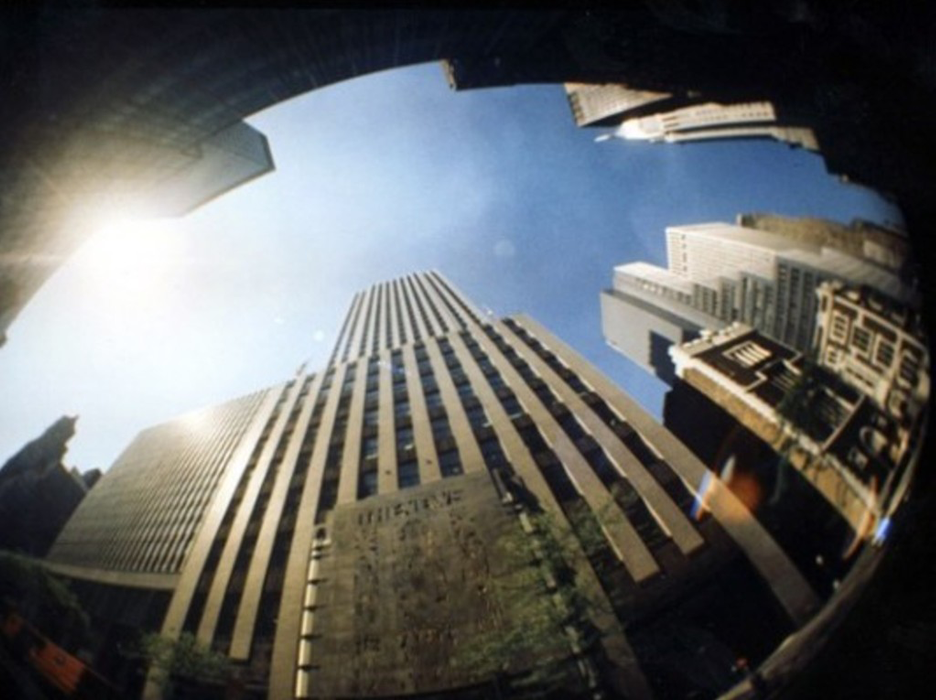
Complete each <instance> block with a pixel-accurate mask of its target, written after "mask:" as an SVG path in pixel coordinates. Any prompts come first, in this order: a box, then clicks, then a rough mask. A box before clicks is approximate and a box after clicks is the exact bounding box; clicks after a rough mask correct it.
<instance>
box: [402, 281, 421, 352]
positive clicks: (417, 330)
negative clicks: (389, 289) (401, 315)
mask: <svg viewBox="0 0 936 700" xmlns="http://www.w3.org/2000/svg"><path fill="white" fill-rule="evenodd" d="M400 289H402V290H403V301H404V302H405V304H406V317H407V318H408V319H409V323H410V325H409V327H410V330H411V331H412V338H411V340H413V341H417V340H420V339H421V338H422V337H423V335H424V334H423V331H422V328H421V326H420V325H419V324H418V323H417V322H416V314H414V313H413V300H412V295H411V294H410V291H409V289H407V285H406V278H405V277H404V278H401V279H400Z"/></svg>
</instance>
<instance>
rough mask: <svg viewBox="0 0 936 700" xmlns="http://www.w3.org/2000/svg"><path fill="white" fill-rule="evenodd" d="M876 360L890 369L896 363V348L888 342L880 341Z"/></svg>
mask: <svg viewBox="0 0 936 700" xmlns="http://www.w3.org/2000/svg"><path fill="white" fill-rule="evenodd" d="M876 360H877V362H878V363H879V364H882V365H884V366H885V367H890V366H891V364H893V362H894V346H893V344H892V343H889V342H887V341H886V340H880V341H878V346H877V354H876Z"/></svg>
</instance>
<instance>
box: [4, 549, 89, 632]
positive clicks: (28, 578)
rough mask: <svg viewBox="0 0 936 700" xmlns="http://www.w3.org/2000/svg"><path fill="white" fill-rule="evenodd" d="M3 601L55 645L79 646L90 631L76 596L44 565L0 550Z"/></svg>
mask: <svg viewBox="0 0 936 700" xmlns="http://www.w3.org/2000/svg"><path fill="white" fill-rule="evenodd" d="M0 599H5V600H7V601H9V602H10V603H11V604H12V605H13V606H15V607H16V609H17V610H18V611H19V613H20V614H21V615H22V616H23V617H24V618H26V619H27V620H29V621H30V622H31V623H32V624H33V625H35V626H36V628H37V629H39V631H40V632H42V634H44V635H46V636H47V637H49V638H50V639H52V640H54V641H55V642H57V643H59V644H62V645H65V646H80V645H81V644H82V643H84V642H85V641H86V640H87V638H88V635H89V631H90V619H89V617H88V614H87V613H86V612H85V610H84V609H83V608H82V607H81V604H80V603H79V602H78V598H77V596H76V595H75V594H74V592H73V591H72V590H71V589H70V588H69V587H68V585H67V584H66V583H65V582H64V581H63V580H61V579H59V578H57V577H56V576H54V575H53V574H52V573H51V572H49V570H48V569H46V568H45V567H44V566H43V565H42V564H41V563H39V562H38V561H35V560H33V559H30V558H28V557H25V556H22V555H20V554H14V553H12V552H2V551H0Z"/></svg>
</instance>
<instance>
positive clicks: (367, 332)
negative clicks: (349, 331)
mask: <svg viewBox="0 0 936 700" xmlns="http://www.w3.org/2000/svg"><path fill="white" fill-rule="evenodd" d="M366 294H367V302H366V311H365V312H364V322H363V323H362V324H361V337H360V338H359V339H358V343H357V346H356V348H355V349H356V356H357V357H361V356H362V355H364V354H365V352H366V349H367V341H368V340H369V339H370V337H371V335H372V334H373V328H372V321H373V313H374V296H375V289H374V288H373V287H371V288H370V289H368V290H367V292H366Z"/></svg>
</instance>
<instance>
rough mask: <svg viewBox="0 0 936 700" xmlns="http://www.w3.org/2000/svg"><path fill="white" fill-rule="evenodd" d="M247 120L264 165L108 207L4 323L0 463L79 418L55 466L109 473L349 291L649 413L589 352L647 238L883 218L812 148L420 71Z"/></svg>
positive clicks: (327, 338)
mask: <svg viewBox="0 0 936 700" xmlns="http://www.w3.org/2000/svg"><path fill="white" fill-rule="evenodd" d="M248 121H249V122H250V123H251V124H253V125H254V126H256V127H257V128H259V129H260V130H261V131H262V132H264V133H265V134H266V135H267V137H268V138H269V140H270V144H271V147H272V150H273V155H274V158H275V160H276V166H277V169H276V172H274V173H272V174H270V175H267V176H265V177H263V178H261V179H259V180H257V181H255V182H253V183H250V184H248V185H246V186H244V187H242V188H240V189H237V190H235V191H234V192H232V193H230V194H228V195H227V196H224V197H222V198H220V199H218V200H216V201H214V202H211V203H210V204H208V205H206V206H204V207H202V208H201V209H199V210H198V211H196V212H194V213H193V214H191V215H189V216H187V217H185V218H182V219H177V220H163V221H156V222H147V223H136V222H130V223H127V222H123V223H120V222H119V219H120V212H113V213H112V219H113V221H112V223H111V224H110V225H109V226H107V227H102V230H101V232H100V234H99V235H98V236H96V238H95V239H94V240H92V241H90V242H89V243H88V245H87V246H86V247H85V249H83V250H82V251H79V253H78V254H77V255H76V256H75V257H74V258H73V259H72V260H71V261H70V262H69V263H67V264H66V265H64V266H63V267H62V268H61V269H60V270H59V272H58V273H56V275H55V276H54V277H53V278H52V279H51V280H50V281H49V282H48V283H47V284H46V286H45V287H44V288H43V289H42V290H41V291H40V292H39V294H37V295H36V297H34V299H33V300H32V302H31V303H30V304H29V305H28V306H27V308H26V309H25V311H24V312H23V313H22V314H21V315H20V317H19V319H18V320H17V321H16V322H15V323H14V324H13V326H12V327H11V329H10V331H9V333H8V335H9V340H8V342H7V344H6V346H5V347H4V348H3V349H2V350H0V392H2V395H3V399H4V400H3V402H2V404H0V460H3V459H5V458H6V457H7V456H9V455H11V454H13V453H14V452H15V451H16V450H17V449H19V447H20V446H22V445H23V444H24V443H25V442H27V441H28V440H30V439H32V438H34V437H36V436H37V435H39V434H40V433H41V432H42V431H43V430H44V429H45V428H46V427H47V426H48V425H49V424H51V423H52V422H53V421H54V420H55V419H56V418H57V417H58V416H60V415H62V414H66V413H68V414H76V413H77V414H79V416H80V419H79V421H78V433H77V435H76V436H75V438H74V439H73V440H72V442H71V445H70V450H69V453H68V455H67V457H66V462H67V463H68V464H74V465H77V466H78V467H79V468H80V469H89V468H93V467H98V468H107V467H108V466H109V465H110V463H112V462H113V460H114V459H115V458H116V457H117V455H118V454H119V452H120V451H121V449H123V447H125V446H126V445H127V444H128V443H129V441H130V440H131V439H132V437H133V436H134V435H135V434H136V433H137V432H138V431H139V430H141V429H143V428H145V427H147V426H149V425H153V424H155V423H157V422H160V421H163V420H167V419H169V418H172V417H174V416H176V415H179V414H181V413H184V412H186V411H188V410H191V409H195V408H199V407H201V406H206V405H211V404H213V403H217V402H220V401H223V400H225V399H228V398H233V397H236V396H239V395H242V394H244V393H247V392H250V391H253V390H256V389H260V388H263V387H265V386H269V385H271V384H274V383H276V382H279V381H283V380H285V379H286V378H288V377H289V376H291V374H292V373H293V372H294V371H295V369H296V368H297V366H298V365H299V364H300V363H301V362H303V361H306V360H308V361H309V368H317V367H320V366H322V365H323V364H324V363H325V361H326V360H327V357H328V355H329V352H330V349H331V344H332V343H333V342H334V339H335V337H336V335H337V331H338V328H339V324H340V322H341V320H342V318H343V315H344V313H345V312H346V310H347V306H348V304H349V302H350V299H351V296H352V295H353V293H354V292H355V291H356V290H358V289H361V288H363V287H366V286H368V285H369V284H372V283H373V282H376V281H380V280H384V279H389V278H391V277H395V276H398V275H402V274H406V273H409V272H412V271H416V270H425V269H437V270H439V271H440V272H442V273H443V274H445V275H446V276H447V277H448V278H449V279H451V280H452V281H453V282H454V283H455V285H456V286H458V287H459V288H460V289H461V290H462V291H463V292H465V293H466V294H467V295H469V296H470V297H471V298H472V299H473V300H474V301H475V302H476V303H477V304H478V305H480V306H482V307H488V308H490V309H492V310H493V311H494V312H495V313H497V314H509V313H512V312H516V311H525V312H527V313H529V314H531V315H532V316H534V317H535V318H537V320H539V321H540V322H542V323H543V324H544V325H546V326H547V327H549V328H550V329H552V330H553V331H554V332H555V333H556V334H557V335H559V336H560V337H562V338H563V339H564V340H566V341H567V342H569V343H570V344H571V345H572V346H573V347H576V348H577V349H578V350H579V351H580V352H581V353H582V354H584V355H585V356H586V357H587V358H588V359H590V360H591V361H593V362H595V363H596V364H597V365H598V366H599V367H600V368H601V369H602V370H603V371H605V372H606V373H607V374H608V375H609V376H611V378H612V379H614V380H615V381H617V382H618V383H619V384H621V385H622V386H624V387H625V389H626V390H627V391H628V392H629V393H631V394H632V395H633V396H634V397H635V398H637V400H638V401H640V402H641V403H642V404H644V405H645V407H647V408H648V409H649V410H650V411H651V412H652V413H654V414H657V415H659V412H660V410H661V405H662V389H663V386H662V385H661V384H659V383H658V382H657V381H656V380H654V379H652V378H650V377H649V376H647V375H646V374H645V373H644V372H642V371H641V370H639V369H637V368H636V367H635V366H634V365H632V364H631V363H630V362H629V361H628V360H626V359H625V358H623V357H622V356H621V355H618V354H617V353H615V352H613V351H611V350H610V349H609V348H607V346H606V345H605V344H604V341H603V339H602V337H601V328H600V316H599V301H598V295H599V292H600V290H601V289H602V288H604V287H607V286H609V284H610V280H611V274H612V268H613V267H614V266H615V265H617V264H620V263H624V262H630V261H633V260H646V261H649V262H653V263H656V264H664V263H665V247H664V234H663V231H664V228H665V227H666V226H667V225H673V224H687V223H700V222H704V221H718V220H722V221H731V220H733V219H734V217H735V215H736V214H737V213H739V212H748V211H769V212H775V213H780V214H787V215H792V216H805V215H809V216H824V217H827V218H832V219H836V220H840V221H848V220H850V219H851V218H852V217H855V216H858V217H863V218H869V219H872V220H888V221H897V222H899V213H898V212H897V211H896V210H895V209H893V208H892V207H890V206H889V205H888V204H886V203H885V202H884V201H883V200H881V199H880V198H879V197H877V196H876V195H874V194H873V193H871V192H869V191H867V190H864V189H861V188H857V187H854V186H849V185H842V184H840V183H838V182H837V181H836V180H835V179H834V178H832V177H830V176H829V175H828V174H827V173H826V172H825V169H824V166H823V164H822V161H821V159H820V158H819V157H817V156H815V155H812V154H810V153H807V152H804V151H801V150H796V149H791V148H789V147H787V146H785V145H782V144H777V143H773V142H767V141H737V142H721V143H697V144H685V145H663V144H642V143H632V142H623V141H619V140H613V141H610V142H606V143H594V138H595V136H597V135H598V134H599V133H602V132H601V131H600V130H594V129H578V128H576V127H575V125H574V123H573V121H572V117H571V114H570V111H569V108H568V105H567V103H566V99H565V94H564V91H563V89H562V87H561V86H529V87H518V88H510V89H492V90H477V91H467V92H452V91H451V90H450V89H449V88H448V86H447V84H446V82H445V80H444V78H443V75H442V71H441V69H440V68H439V66H437V65H424V66H417V67H414V68H409V69H404V70H395V71H389V72H383V73H379V74H375V75H371V76H366V77H363V78H358V79H356V80H352V81H349V82H346V83H341V84H338V85H334V86H331V87H328V88H324V89H322V90H319V91H316V92H314V93H310V94H308V95H305V96H302V97H299V98H296V99H294V100H291V101H289V102H287V103H284V104H281V105H278V106H276V107H274V108H272V109H270V110H267V111H265V112H263V113H260V114H258V115H254V116H253V117H252V118H250V119H249V120H248Z"/></svg>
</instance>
